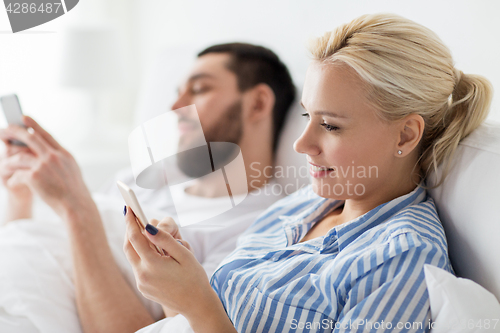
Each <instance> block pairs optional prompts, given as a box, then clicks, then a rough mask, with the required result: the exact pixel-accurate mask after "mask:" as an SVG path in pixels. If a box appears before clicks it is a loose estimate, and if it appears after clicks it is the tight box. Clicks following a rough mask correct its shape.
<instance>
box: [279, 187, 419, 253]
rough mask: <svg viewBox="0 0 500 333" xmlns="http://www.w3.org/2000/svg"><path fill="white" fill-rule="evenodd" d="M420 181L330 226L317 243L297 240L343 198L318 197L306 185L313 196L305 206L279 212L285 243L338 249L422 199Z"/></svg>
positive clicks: (334, 250) (335, 207)
mask: <svg viewBox="0 0 500 333" xmlns="http://www.w3.org/2000/svg"><path fill="white" fill-rule="evenodd" d="M423 184H424V182H421V183H420V184H419V185H418V186H417V187H415V189H413V191H411V192H409V193H407V194H405V195H402V196H400V197H397V198H395V199H392V200H391V201H388V202H386V203H383V204H381V205H379V206H377V207H375V208H374V209H372V210H370V211H369V212H367V213H365V214H363V215H361V216H359V217H357V218H355V219H354V220H351V221H349V222H346V223H343V224H341V225H338V226H335V227H333V228H332V229H330V230H329V231H328V232H327V233H326V235H325V236H323V239H322V241H321V242H319V243H318V239H314V240H310V241H306V242H304V243H298V242H299V241H300V240H301V239H302V238H303V237H304V236H305V235H306V234H307V232H308V231H309V230H310V229H311V228H312V226H313V225H314V224H315V223H316V222H318V221H320V220H321V219H323V218H324V217H325V216H326V215H328V214H329V213H330V212H332V211H333V210H335V209H337V208H338V207H340V206H341V205H342V204H343V203H344V202H345V200H335V199H328V198H322V197H320V196H318V195H316V194H314V192H313V190H312V187H310V188H309V190H308V191H309V192H308V193H307V195H316V196H317V199H315V200H313V201H312V202H311V206H310V207H309V208H307V209H305V210H304V211H302V212H301V213H299V214H297V215H293V216H280V218H281V219H282V220H283V229H284V232H285V236H286V241H287V244H286V245H287V246H292V245H297V246H299V247H301V245H302V244H303V245H306V244H308V245H309V246H306V247H307V248H313V249H315V250H316V251H319V252H320V253H333V252H338V251H341V250H342V249H344V248H345V247H346V246H347V245H349V244H350V243H351V242H352V241H354V240H355V239H356V238H358V237H359V236H360V235H362V234H363V233H364V232H366V231H367V230H369V229H371V228H373V227H375V226H377V225H379V224H381V223H383V222H384V221H387V220H388V219H389V218H390V217H391V216H393V215H395V214H397V213H398V212H400V211H401V210H403V209H404V208H406V207H408V206H411V205H415V204H418V203H420V202H422V201H424V200H425V199H426V197H427V191H426V190H425V189H424V188H422V185H423Z"/></svg>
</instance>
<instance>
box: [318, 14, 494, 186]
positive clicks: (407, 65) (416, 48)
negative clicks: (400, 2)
mask: <svg viewBox="0 0 500 333" xmlns="http://www.w3.org/2000/svg"><path fill="white" fill-rule="evenodd" d="M310 51H311V53H312V55H313V57H314V58H315V60H318V61H321V62H325V63H344V64H347V65H348V66H350V67H352V68H353V69H354V70H355V71H356V72H357V73H358V75H359V76H360V77H361V78H362V79H363V80H364V81H365V83H366V87H367V92H368V98H369V100H370V102H371V103H372V105H373V106H374V107H375V108H376V109H377V110H378V113H379V114H378V115H379V116H380V117H381V118H382V119H385V120H387V121H391V120H398V119H402V118H404V117H405V116H407V115H409V114H418V115H420V116H422V118H423V119H424V121H425V129H424V133H423V136H422V139H421V141H420V143H419V158H418V160H417V163H416V164H415V167H417V166H420V169H419V175H420V177H421V179H425V178H426V177H427V176H428V175H429V174H430V173H431V172H432V171H435V172H437V168H438V166H439V165H440V164H441V163H442V162H444V161H446V166H445V169H444V171H443V173H442V176H441V179H440V180H439V182H438V183H437V184H436V185H435V187H437V186H439V185H441V184H442V182H443V181H444V179H445V177H446V175H447V174H448V172H449V169H450V162H451V159H452V157H453V154H454V152H455V150H456V148H457V146H458V143H459V142H460V140H462V139H463V138H464V137H466V136H467V135H469V134H470V133H471V132H472V131H473V130H474V129H476V128H477V127H478V126H479V125H480V124H481V123H482V122H483V121H484V119H486V117H487V115H488V112H489V106H490V103H491V98H492V93H493V92H492V87H491V84H490V83H489V81H488V80H487V79H485V78H484V77H481V76H478V75H470V74H464V73H462V72H461V71H459V70H457V69H456V68H455V67H454V65H453V59H452V57H451V54H450V51H449V50H448V48H447V47H446V46H445V45H444V44H443V42H442V41H441V40H440V39H439V37H438V36H437V35H436V34H435V33H433V32H432V31H431V30H429V29H427V28H425V27H424V26H422V25H420V24H417V23H415V22H413V21H411V20H408V19H405V18H403V17H400V16H397V15H393V14H375V15H364V16H361V17H359V18H357V19H355V20H353V21H351V22H349V23H347V24H344V25H341V26H340V27H338V28H337V29H335V30H334V31H331V32H327V33H325V34H324V35H323V36H322V37H319V38H317V39H315V40H314V41H313V43H312V44H311V46H310ZM415 167H414V169H415ZM412 173H413V171H412ZM436 174H437V173H436Z"/></svg>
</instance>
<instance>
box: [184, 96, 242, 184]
mask: <svg viewBox="0 0 500 333" xmlns="http://www.w3.org/2000/svg"><path fill="white" fill-rule="evenodd" d="M241 112H242V102H241V99H239V100H238V101H237V102H235V103H234V104H233V105H231V106H230V107H228V108H227V110H226V112H225V113H224V114H223V115H222V116H221V118H220V119H219V121H218V122H217V123H216V124H215V126H213V127H212V128H207V129H205V131H204V134H205V140H206V142H207V143H208V144H209V145H210V142H230V143H234V144H236V145H237V144H239V142H240V140H241V136H242V135H243V123H242V120H241V118H242V117H241ZM179 145H180V146H181V145H182V142H180V143H179ZM209 147H210V152H211V155H212V156H211V157H209V156H208V155H207V147H206V146H202V147H197V148H193V149H188V150H185V151H183V152H180V153H178V154H177V166H178V167H179V169H180V170H181V171H182V172H183V173H184V174H185V175H186V176H188V177H192V178H199V177H202V176H205V175H207V174H209V173H210V172H212V171H213V170H212V163H211V160H212V161H213V169H214V170H217V169H219V168H221V167H223V166H224V165H225V164H227V163H228V162H229V159H230V158H231V157H235V156H233V155H234V153H235V150H236V148H237V146H235V145H213V146H209ZM179 150H181V149H179Z"/></svg>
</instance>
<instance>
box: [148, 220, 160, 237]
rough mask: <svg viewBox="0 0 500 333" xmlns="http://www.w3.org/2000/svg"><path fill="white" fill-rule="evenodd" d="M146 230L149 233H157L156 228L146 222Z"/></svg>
mask: <svg viewBox="0 0 500 333" xmlns="http://www.w3.org/2000/svg"><path fill="white" fill-rule="evenodd" d="M146 231H147V232H149V233H150V234H151V235H153V236H154V235H156V234H157V233H158V229H156V227H155V226H154V225H152V224H149V223H148V224H147V225H146Z"/></svg>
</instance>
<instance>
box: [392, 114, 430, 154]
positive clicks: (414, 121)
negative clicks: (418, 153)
mask: <svg viewBox="0 0 500 333" xmlns="http://www.w3.org/2000/svg"><path fill="white" fill-rule="evenodd" d="M398 126H399V127H400V128H399V138H398V145H397V147H396V149H395V152H394V154H395V155H396V156H406V155H408V154H410V153H411V152H412V151H413V150H414V149H415V147H417V146H418V143H419V142H420V139H421V138H422V136H423V134H424V128H425V121H424V118H422V116H420V115H418V114H409V115H408V116H406V117H405V118H404V119H403V120H402V121H401V122H400V125H398Z"/></svg>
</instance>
